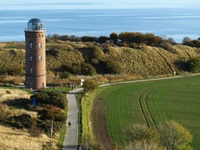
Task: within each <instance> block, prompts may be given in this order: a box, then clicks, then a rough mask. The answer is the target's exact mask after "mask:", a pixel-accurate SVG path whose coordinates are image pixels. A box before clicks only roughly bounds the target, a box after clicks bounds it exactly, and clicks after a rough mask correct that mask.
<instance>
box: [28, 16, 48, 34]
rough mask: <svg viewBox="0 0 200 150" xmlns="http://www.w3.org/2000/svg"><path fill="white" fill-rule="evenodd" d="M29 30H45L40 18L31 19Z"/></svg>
mask: <svg viewBox="0 0 200 150" xmlns="http://www.w3.org/2000/svg"><path fill="white" fill-rule="evenodd" d="M27 30H30V31H35V30H44V28H43V24H42V21H41V20H40V19H38V18H32V19H31V20H29V22H28V24H27Z"/></svg>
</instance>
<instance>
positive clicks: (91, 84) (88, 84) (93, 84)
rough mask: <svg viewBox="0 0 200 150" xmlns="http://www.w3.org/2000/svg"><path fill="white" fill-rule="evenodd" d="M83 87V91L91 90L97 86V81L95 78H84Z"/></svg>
mask: <svg viewBox="0 0 200 150" xmlns="http://www.w3.org/2000/svg"><path fill="white" fill-rule="evenodd" d="M83 88H84V90H85V92H88V91H92V90H94V89H97V88H98V83H97V82H96V81H95V80H85V82H84V84H83Z"/></svg>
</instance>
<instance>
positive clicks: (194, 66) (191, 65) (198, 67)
mask: <svg viewBox="0 0 200 150" xmlns="http://www.w3.org/2000/svg"><path fill="white" fill-rule="evenodd" d="M186 64H187V68H188V71H191V72H200V58H190V59H189V60H188V61H187V62H186Z"/></svg>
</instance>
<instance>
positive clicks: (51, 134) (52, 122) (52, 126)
mask: <svg viewBox="0 0 200 150" xmlns="http://www.w3.org/2000/svg"><path fill="white" fill-rule="evenodd" d="M50 137H51V138H52V137H53V120H52V121H51V136H50Z"/></svg>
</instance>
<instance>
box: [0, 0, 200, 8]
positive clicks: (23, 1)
mask: <svg viewBox="0 0 200 150" xmlns="http://www.w3.org/2000/svg"><path fill="white" fill-rule="evenodd" d="M197 6H200V0H33V1H27V0H1V1H0V10H3V9H42V8H43V9H110V8H112V9H115V8H149V7H151V8H163V7H172V8H174V7H197Z"/></svg>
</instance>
